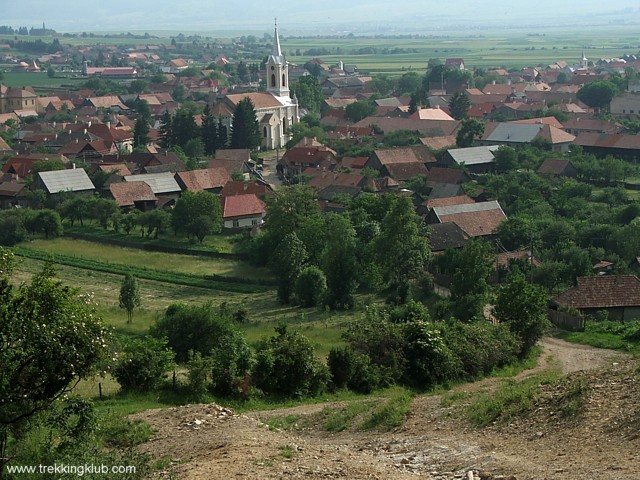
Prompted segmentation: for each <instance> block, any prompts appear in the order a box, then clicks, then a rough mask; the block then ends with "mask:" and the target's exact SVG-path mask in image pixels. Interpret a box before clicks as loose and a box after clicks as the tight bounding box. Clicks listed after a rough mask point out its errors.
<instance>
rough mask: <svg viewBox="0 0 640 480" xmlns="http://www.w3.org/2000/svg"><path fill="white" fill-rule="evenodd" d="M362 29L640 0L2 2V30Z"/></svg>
mask: <svg viewBox="0 0 640 480" xmlns="http://www.w3.org/2000/svg"><path fill="white" fill-rule="evenodd" d="M274 17H277V18H278V24H279V26H280V31H281V32H282V33H283V34H287V33H289V34H301V33H305V32H306V33H314V34H318V33H322V32H325V33H343V32H349V31H353V32H355V33H357V32H359V31H368V32H375V31H379V32H380V33H387V32H388V33H402V32H403V31H404V32H407V33H409V32H411V33H413V32H415V33H418V32H419V31H433V30H438V29H450V28H460V29H461V30H465V29H469V28H474V27H479V26H487V25H489V26H500V25H507V26H517V25H525V26H530V25H536V24H547V23H552V24H554V25H562V24H571V25H575V24H580V23H583V24H586V23H593V22H602V23H604V24H606V23H616V22H619V21H623V22H626V23H634V24H635V23H640V0H635V1H630V0H606V1H603V0H563V1H558V0H537V1H535V2H514V1H513V0H485V1H480V2H479V1H477V0H449V1H446V2H443V1H433V0H423V1H418V0H384V1H382V0H349V1H344V0H322V1H313V2H311V1H308V0H280V1H279V2H266V1H264V0H235V1H228V0H227V1H224V2H222V1H215V2H213V1H210V0H209V1H204V0H179V1H177V2H176V1H175V0H83V1H82V2H80V1H78V0H55V1H54V0H21V1H14V0H0V25H9V26H12V27H19V26H26V27H32V26H41V25H42V22H45V23H46V25H47V27H48V28H53V29H54V30H56V31H58V32H83V31H86V32H96V33H100V32H106V31H115V32H128V31H132V32H134V31H135V32H140V31H145V32H146V31H148V32H154V31H173V32H185V33H186V32H211V34H212V35H214V36H215V32H216V31H220V32H223V31H246V32H247V33H251V32H256V31H257V32H267V31H270V30H271V28H272V25H273V22H274Z"/></svg>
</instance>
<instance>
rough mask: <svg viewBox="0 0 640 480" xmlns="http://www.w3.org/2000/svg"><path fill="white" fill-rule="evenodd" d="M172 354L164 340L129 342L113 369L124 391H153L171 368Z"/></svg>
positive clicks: (150, 339) (139, 339)
mask: <svg viewBox="0 0 640 480" xmlns="http://www.w3.org/2000/svg"><path fill="white" fill-rule="evenodd" d="M173 361H174V354H173V352H172V351H171V350H170V349H169V348H168V347H167V342H166V340H164V339H156V338H151V337H145V338H136V339H133V340H129V341H128V342H127V343H126V344H125V346H124V349H123V351H122V353H121V354H120V357H119V359H118V362H117V364H116V366H115V368H114V369H113V376H114V377H115V379H116V380H117V381H118V383H119V384H120V386H121V387H122V390H124V391H136V390H137V391H149V390H152V389H154V388H155V387H156V386H157V385H158V384H159V383H160V380H161V378H162V375H163V374H164V373H165V372H167V371H168V370H170V369H171V368H173V366H174V363H173Z"/></svg>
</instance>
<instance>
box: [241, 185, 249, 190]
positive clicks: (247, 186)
mask: <svg viewBox="0 0 640 480" xmlns="http://www.w3.org/2000/svg"><path fill="white" fill-rule="evenodd" d="M248 188H249V184H248V183H243V184H242V189H243V190H244V191H245V192H246V191H247V189H248Z"/></svg>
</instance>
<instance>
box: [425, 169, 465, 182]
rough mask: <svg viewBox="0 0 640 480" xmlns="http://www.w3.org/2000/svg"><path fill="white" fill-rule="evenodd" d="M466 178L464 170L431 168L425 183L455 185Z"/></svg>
mask: <svg viewBox="0 0 640 480" xmlns="http://www.w3.org/2000/svg"><path fill="white" fill-rule="evenodd" d="M465 178H466V174H465V172H464V170H460V169H459V168H446V167H431V168H430V169H429V173H427V182H432V183H450V184H453V185H457V184H459V183H462V182H463V181H464V180H465Z"/></svg>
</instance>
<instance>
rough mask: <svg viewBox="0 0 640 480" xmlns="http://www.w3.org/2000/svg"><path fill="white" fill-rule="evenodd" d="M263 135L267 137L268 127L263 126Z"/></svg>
mask: <svg viewBox="0 0 640 480" xmlns="http://www.w3.org/2000/svg"><path fill="white" fill-rule="evenodd" d="M262 135H264V138H267V127H263V129H262Z"/></svg>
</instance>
